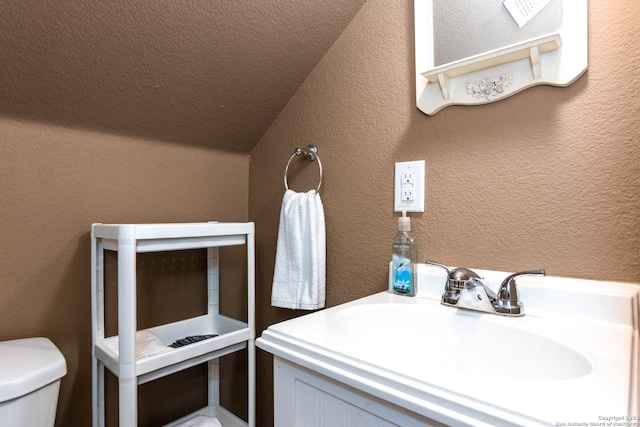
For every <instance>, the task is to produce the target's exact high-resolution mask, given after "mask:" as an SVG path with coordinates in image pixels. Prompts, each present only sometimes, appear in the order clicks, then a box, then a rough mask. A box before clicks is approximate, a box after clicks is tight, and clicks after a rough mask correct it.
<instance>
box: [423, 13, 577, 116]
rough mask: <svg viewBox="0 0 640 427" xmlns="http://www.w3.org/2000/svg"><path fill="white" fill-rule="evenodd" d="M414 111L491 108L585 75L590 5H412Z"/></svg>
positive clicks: (570, 81) (571, 81) (427, 112)
mask: <svg viewBox="0 0 640 427" xmlns="http://www.w3.org/2000/svg"><path fill="white" fill-rule="evenodd" d="M414 10H415V38H416V39H415V49H416V52H415V59H416V103H417V106H418V108H419V109H420V110H421V111H423V112H424V113H426V114H435V113H437V112H438V111H439V110H440V109H442V108H444V107H446V106H448V105H454V104H469V105H474V104H485V103H488V102H493V101H496V100H499V99H503V98H505V97H508V96H510V95H513V94H515V93H518V92H520V91H522V90H524V89H526V88H528V87H531V86H534V85H540V84H549V85H555V86H567V85H569V84H571V83H573V81H575V80H576V79H577V78H578V77H579V76H580V75H581V74H582V73H583V72H584V71H585V70H586V69H587V0H504V1H503V0H489V1H487V0H414Z"/></svg>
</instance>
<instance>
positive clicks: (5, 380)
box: [0, 338, 67, 427]
mask: <svg viewBox="0 0 640 427" xmlns="http://www.w3.org/2000/svg"><path fill="white" fill-rule="evenodd" d="M66 373H67V364H66V362H65V359H64V356H63V355H62V353H60V350H58V348H57V347H56V346H55V345H54V344H53V343H52V342H51V341H50V340H49V339H47V338H26V339H20V340H13V341H3V342H0V427H26V426H29V427H53V425H54V423H55V420H56V409H57V407H58V392H59V390H60V379H61V378H62V377H63V376H64V375H65V374H66Z"/></svg>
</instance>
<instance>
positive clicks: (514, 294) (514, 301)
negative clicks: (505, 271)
mask: <svg viewBox="0 0 640 427" xmlns="http://www.w3.org/2000/svg"><path fill="white" fill-rule="evenodd" d="M520 276H545V271H544V270H528V271H520V272H518V273H513V274H512V275H510V276H508V277H507V278H506V279H504V280H503V281H502V284H501V285H500V288H499V289H498V295H497V300H496V304H495V310H496V313H499V314H504V315H508V316H524V306H523V304H522V302H521V301H520V300H519V298H518V288H517V287H516V278H517V277H520Z"/></svg>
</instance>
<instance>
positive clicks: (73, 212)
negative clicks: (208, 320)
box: [0, 119, 249, 426]
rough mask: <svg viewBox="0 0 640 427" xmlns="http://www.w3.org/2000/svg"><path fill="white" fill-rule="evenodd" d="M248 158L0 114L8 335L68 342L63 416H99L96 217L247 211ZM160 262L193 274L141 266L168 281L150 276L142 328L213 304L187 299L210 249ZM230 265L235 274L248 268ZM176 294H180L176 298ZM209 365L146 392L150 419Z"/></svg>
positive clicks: (182, 217) (0, 331) (142, 296)
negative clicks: (94, 345) (94, 343)
mask: <svg viewBox="0 0 640 427" xmlns="http://www.w3.org/2000/svg"><path fill="white" fill-rule="evenodd" d="M248 163H249V160H248V156H247V155H245V154H229V153H224V152H219V151H214V150H207V149H202V148H197V147H189V146H180V145H170V144H164V143H158V142H155V141H144V140H136V139H131V138H121V137H115V136H110V135H103V134H97V133H91V132H85V131H77V130H69V129H63V128H58V127H53V126H46V125H41V124H33V123H25V122H18V121H12V120H4V119H0V183H1V184H0V248H1V250H2V256H0V295H1V298H0V341H4V340H9V339H17V338H25V337H32V336H46V337H49V338H50V339H51V340H52V341H53V342H54V343H55V344H56V345H57V346H58V347H59V348H60V350H61V351H62V353H63V354H64V356H65V358H66V360H67V366H68V374H67V375H66V376H65V377H64V379H63V381H62V388H61V395H60V405H59V410H58V418H57V425H59V426H88V425H90V423H91V311H90V283H91V275H90V272H91V269H90V255H91V251H90V234H89V232H90V226H91V223H92V222H104V223H110V222H115V223H118V222H124V223H126V222H188V221H207V220H222V221H244V220H246V219H247V210H248V206H247V194H248ZM230 177H233V179H231V178H230ZM220 183H224V185H220ZM223 257H225V255H224V252H221V258H223ZM235 258H237V254H235V253H234V254H233V256H232V257H230V258H229V257H227V258H223V261H233V260H234V259H235ZM146 259H147V260H148V259H149V258H146ZM162 260H164V261H166V262H167V265H170V266H171V268H167V270H168V271H171V272H172V271H176V270H177V271H180V272H181V271H184V270H186V271H188V272H190V274H187V275H186V276H185V275H182V276H179V277H178V278H179V279H181V281H180V282H179V283H174V284H173V285H172V286H173V287H170V286H169V284H168V283H167V282H162V281H161V279H163V278H165V279H166V277H165V276H166V274H161V275H159V277H158V276H157V275H156V276H155V277H154V276H153V275H151V274H149V273H148V272H146V271H141V272H140V273H141V275H140V279H141V280H142V282H143V283H145V284H149V283H152V284H155V285H158V286H156V288H157V287H161V288H162V292H161V293H160V295H158V293H157V292H152V291H153V290H157V289H150V286H146V287H145V289H144V290H143V291H142V292H140V293H139V307H140V309H141V310H142V311H143V312H144V313H142V314H143V315H142V317H141V318H140V319H139V323H140V324H141V326H142V327H144V326H149V325H150V324H154V322H155V321H156V320H157V319H160V318H163V317H166V316H175V315H177V316H182V317H187V316H188V315H189V314H190V313H193V312H195V313H198V314H199V313H202V312H204V311H206V306H205V304H204V299H203V298H201V299H200V301H201V304H197V303H192V304H187V303H188V302H189V301H190V298H189V297H190V296H193V297H194V298H195V297H198V296H202V293H201V289H202V288H201V287H198V286H197V285H198V284H199V283H198V280H200V279H195V276H196V275H197V274H196V273H197V271H201V272H202V273H203V274H205V273H206V270H204V265H205V264H204V262H205V261H203V260H202V257H201V255H199V254H198V253H197V251H196V252H193V251H192V252H190V253H189V254H187V256H186V258H183V257H182V256H175V257H173V256H171V254H168V255H166V256H164V257H163V258H161V261H162ZM107 261H109V259H107ZM111 261H114V262H113V263H111V265H114V264H115V258H113V259H111ZM232 264H233V269H234V270H235V271H236V273H231V275H232V276H233V275H234V274H235V275H236V276H241V275H245V274H246V273H244V270H245V268H244V266H242V265H238V263H237V262H232ZM108 265H109V264H107V266H108ZM194 266H195V267H194ZM107 273H108V271H107ZM225 274H229V273H225ZM111 276H113V275H111ZM201 277H205V278H204V280H205V283H206V276H201ZM227 277H228V276H227ZM200 284H201V283H200ZM168 292H173V293H172V294H170V295H176V299H173V300H171V298H170V297H169V299H167V297H166V295H167V294H168ZM232 299H233V300H234V301H240V299H239V298H238V297H234V298H232ZM185 300H186V301H185ZM191 301H195V300H191ZM232 309H239V308H238V307H236V308H232ZM174 320H176V319H174ZM155 324H158V323H155ZM201 374H202V373H200V372H195V373H194V372H192V373H191V374H188V375H183V376H182V377H180V378H178V379H176V380H175V381H177V382H174V383H171V382H169V383H167V382H162V383H161V384H160V386H161V387H164V390H160V392H157V391H154V390H153V389H151V390H147V391H141V395H140V397H141V405H143V406H145V403H146V407H147V408H152V407H153V405H157V406H158V407H159V409H160V411H154V412H155V415H154V416H156V417H159V418H155V421H154V419H153V418H149V417H150V416H151V415H149V416H148V417H147V416H146V413H148V412H151V411H146V412H145V410H144V408H143V410H142V413H141V420H142V423H141V425H159V424H160V422H161V420H162V418H161V417H162V416H166V417H168V416H170V415H171V413H170V412H171V411H178V413H180V412H179V411H182V410H183V409H184V408H188V407H189V406H188V405H189V404H192V403H191V402H193V398H194V394H195V393H180V394H178V395H176V393H175V392H173V390H175V389H176V388H173V387H175V386H176V385H177V384H181V385H182V386H186V387H188V389H194V387H196V384H202V382H198V381H197V378H198V376H199V375H201ZM204 379H205V380H206V377H205V378H204ZM163 381H164V380H163ZM111 384H113V383H111ZM151 384H154V383H151ZM108 385H109V384H108ZM145 387H146V388H147V389H148V388H153V386H149V387H148V386H145ZM200 387H201V386H200ZM183 389H184V388H183ZM110 390H113V391H115V387H114V388H111V389H110ZM167 391H169V393H167ZM110 395H112V393H110ZM162 399H165V400H162ZM189 399H192V400H191V402H189ZM158 401H160V402H169V403H167V404H164V405H158V404H157V402H158ZM180 405H182V406H180ZM111 408H113V405H111ZM158 412H160V415H158ZM168 412H169V413H168ZM174 415H175V412H174ZM168 419H171V418H168ZM114 420H116V419H114ZM145 420H151V421H145ZM145 423H146V424H145ZM110 425H117V422H116V423H110Z"/></svg>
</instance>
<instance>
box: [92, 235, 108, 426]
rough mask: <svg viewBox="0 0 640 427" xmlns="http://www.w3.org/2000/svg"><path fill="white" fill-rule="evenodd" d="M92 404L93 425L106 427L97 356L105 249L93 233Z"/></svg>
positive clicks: (101, 331)
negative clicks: (96, 346)
mask: <svg viewBox="0 0 640 427" xmlns="http://www.w3.org/2000/svg"><path fill="white" fill-rule="evenodd" d="M91 267H92V268H91V313H92V314H91V330H92V334H91V335H92V343H91V344H92V346H91V348H92V349H93V350H92V360H91V381H92V389H91V402H92V419H91V422H92V425H93V427H104V425H105V416H104V364H103V363H102V362H100V361H99V360H98V359H97V358H96V356H95V345H96V341H97V340H101V339H104V248H103V246H102V241H98V240H97V239H96V238H95V236H93V230H92V232H91Z"/></svg>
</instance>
